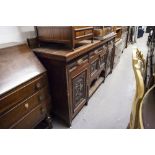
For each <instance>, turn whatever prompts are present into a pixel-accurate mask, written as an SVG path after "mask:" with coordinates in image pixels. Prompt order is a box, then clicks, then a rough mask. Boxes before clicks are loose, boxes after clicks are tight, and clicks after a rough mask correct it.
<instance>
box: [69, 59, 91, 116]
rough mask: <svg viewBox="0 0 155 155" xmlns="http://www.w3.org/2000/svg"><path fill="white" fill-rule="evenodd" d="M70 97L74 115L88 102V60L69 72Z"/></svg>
mask: <svg viewBox="0 0 155 155" xmlns="http://www.w3.org/2000/svg"><path fill="white" fill-rule="evenodd" d="M69 96H70V97H69V98H70V103H71V113H72V117H74V116H75V115H76V114H77V113H78V112H79V111H80V110H81V108H82V107H83V106H84V105H85V104H86V103H87V99H88V62H85V63H82V64H81V65H80V66H76V67H75V69H73V70H72V71H71V72H70V73H69Z"/></svg>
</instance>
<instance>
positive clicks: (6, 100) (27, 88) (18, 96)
mask: <svg viewBox="0 0 155 155" xmlns="http://www.w3.org/2000/svg"><path fill="white" fill-rule="evenodd" d="M45 85H47V76H46V74H44V75H42V76H40V77H38V78H36V79H34V80H32V81H29V82H27V83H26V84H24V86H20V87H19V88H17V89H16V90H14V91H12V92H11V93H9V94H8V95H5V96H4V97H2V98H1V99H0V115H1V114H3V113H5V112H6V111H8V110H9V109H10V108H11V107H13V106H15V105H16V104H17V103H18V102H21V101H22V100H24V99H26V98H28V97H29V96H31V95H32V94H33V93H35V92H37V91H38V90H40V89H41V88H43V87H44V86H45Z"/></svg>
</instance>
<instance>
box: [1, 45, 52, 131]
mask: <svg viewBox="0 0 155 155" xmlns="http://www.w3.org/2000/svg"><path fill="white" fill-rule="evenodd" d="M0 73H1V74H0V128H5V129H6V128H18V129H19V128H20V129H23V128H24V129H25V128H35V127H36V126H37V125H38V124H39V123H40V122H42V121H43V120H45V119H47V121H48V125H49V127H51V118H50V116H49V109H50V108H51V106H50V103H51V97H50V93H49V90H48V81H47V74H46V70H45V68H44V67H43V66H42V64H41V63H40V62H39V60H38V58H37V57H36V56H35V55H34V53H33V52H32V51H31V50H30V49H29V48H28V46H27V45H26V44H15V43H12V44H5V45H1V46H0Z"/></svg>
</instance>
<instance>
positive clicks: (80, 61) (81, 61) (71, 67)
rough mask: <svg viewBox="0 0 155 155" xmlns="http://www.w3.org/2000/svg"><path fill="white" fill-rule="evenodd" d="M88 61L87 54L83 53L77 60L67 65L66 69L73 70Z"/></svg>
mask: <svg viewBox="0 0 155 155" xmlns="http://www.w3.org/2000/svg"><path fill="white" fill-rule="evenodd" d="M87 63H88V55H85V56H83V57H81V58H79V59H77V60H75V61H74V62H73V63H70V64H69V65H68V71H69V73H71V72H72V71H75V70H76V69H78V68H81V67H82V66H85V64H87Z"/></svg>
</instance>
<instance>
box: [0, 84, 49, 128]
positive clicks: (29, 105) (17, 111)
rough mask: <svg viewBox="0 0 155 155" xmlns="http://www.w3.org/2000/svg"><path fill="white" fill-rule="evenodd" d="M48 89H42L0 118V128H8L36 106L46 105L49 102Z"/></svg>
mask: <svg viewBox="0 0 155 155" xmlns="http://www.w3.org/2000/svg"><path fill="white" fill-rule="evenodd" d="M48 99H49V94H48V88H47V87H45V88H42V89H41V90H40V91H39V92H37V93H35V94H33V95H32V96H31V97H29V98H28V99H26V100H24V101H23V102H21V103H19V104H18V105H16V106H15V107H13V108H12V109H11V110H9V111H8V112H6V113H4V114H3V115H2V116H0V128H10V126H11V125H12V124H14V123H15V122H16V121H18V120H19V119H21V118H22V117H23V116H25V115H26V114H27V113H29V112H30V111H31V110H32V109H33V108H35V107H36V106H38V105H40V104H43V103H46V102H48V101H49V100H48Z"/></svg>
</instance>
